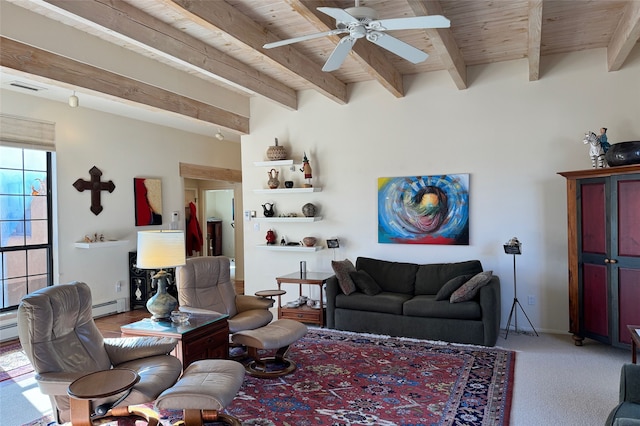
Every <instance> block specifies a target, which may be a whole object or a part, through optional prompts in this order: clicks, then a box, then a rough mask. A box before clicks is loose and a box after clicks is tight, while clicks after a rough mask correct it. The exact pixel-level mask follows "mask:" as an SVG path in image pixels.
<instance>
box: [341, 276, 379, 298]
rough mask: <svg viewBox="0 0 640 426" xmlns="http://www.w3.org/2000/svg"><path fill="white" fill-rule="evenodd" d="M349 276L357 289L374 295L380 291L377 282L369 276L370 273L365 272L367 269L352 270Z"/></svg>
mask: <svg viewBox="0 0 640 426" xmlns="http://www.w3.org/2000/svg"><path fill="white" fill-rule="evenodd" d="M349 276H350V277H351V279H352V280H353V282H354V283H355V284H356V287H357V288H358V290H360V291H361V292H363V293H364V294H366V295H369V296H375V295H376V294H378V293H380V292H381V291H382V289H381V288H380V286H379V285H378V283H377V282H376V281H375V280H374V279H373V278H371V275H369V274H367V271H354V272H351V273H350V274H349Z"/></svg>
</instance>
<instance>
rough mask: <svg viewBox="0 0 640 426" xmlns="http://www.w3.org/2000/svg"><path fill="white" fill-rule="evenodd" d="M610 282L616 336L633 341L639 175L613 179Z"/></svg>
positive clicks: (638, 311)
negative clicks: (630, 329)
mask: <svg viewBox="0 0 640 426" xmlns="http://www.w3.org/2000/svg"><path fill="white" fill-rule="evenodd" d="M612 189H613V193H612V195H613V197H612V199H613V201H614V203H613V208H612V216H613V218H614V219H615V220H613V221H612V244H611V245H612V248H611V259H610V265H611V267H612V271H611V282H612V286H613V288H614V290H615V292H614V297H615V298H616V299H617V303H616V305H617V311H618V312H617V318H616V321H615V330H614V331H615V336H616V337H617V341H618V342H619V343H623V344H629V345H630V344H631V336H629V331H628V330H627V325H628V324H633V325H640V308H639V306H640V176H638V175H632V176H626V177H616V178H614V179H613V184H612Z"/></svg>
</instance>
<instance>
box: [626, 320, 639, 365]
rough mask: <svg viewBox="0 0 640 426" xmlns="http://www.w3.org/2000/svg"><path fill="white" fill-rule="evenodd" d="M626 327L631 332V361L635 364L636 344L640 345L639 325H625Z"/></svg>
mask: <svg viewBox="0 0 640 426" xmlns="http://www.w3.org/2000/svg"><path fill="white" fill-rule="evenodd" d="M627 329H628V330H629V334H631V362H632V363H634V364H637V360H638V359H637V351H638V346H640V334H638V331H636V330H640V325H627Z"/></svg>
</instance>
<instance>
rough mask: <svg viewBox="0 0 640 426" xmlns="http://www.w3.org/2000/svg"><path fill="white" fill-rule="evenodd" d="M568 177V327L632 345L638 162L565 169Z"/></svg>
mask: <svg viewBox="0 0 640 426" xmlns="http://www.w3.org/2000/svg"><path fill="white" fill-rule="evenodd" d="M559 174H560V175H562V176H564V177H565V178H566V179H567V214H568V249H569V253H568V261H569V262H568V263H569V265H568V269H569V331H570V332H571V333H573V338H574V341H575V343H576V345H582V341H583V340H584V338H585V337H588V338H592V339H594V340H597V341H600V342H603V343H607V344H611V345H614V346H620V347H629V345H630V344H631V337H630V336H629V333H628V330H627V325H629V324H640V309H638V306H639V303H640V165H632V166H622V167H612V168H605V169H591V170H580V171H573V172H561V173H559Z"/></svg>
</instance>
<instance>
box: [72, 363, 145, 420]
mask: <svg viewBox="0 0 640 426" xmlns="http://www.w3.org/2000/svg"><path fill="white" fill-rule="evenodd" d="M139 380H140V376H138V373H136V372H135V371H133V370H129V369H126V368H114V369H112V370H103V371H96V372H94V373H90V374H87V375H85V376H82V377H80V378H79V379H76V380H75V381H74V382H72V383H71V384H70V385H69V389H67V393H68V394H69V397H70V398H69V402H70V408H71V424H73V425H74V426H76V425H79V426H89V425H92V422H91V401H93V400H96V399H98V398H106V397H108V396H112V395H115V394H118V393H121V392H125V391H127V390H129V389H131V388H132V387H133V386H134V385H135V384H136V383H138V381H139Z"/></svg>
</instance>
